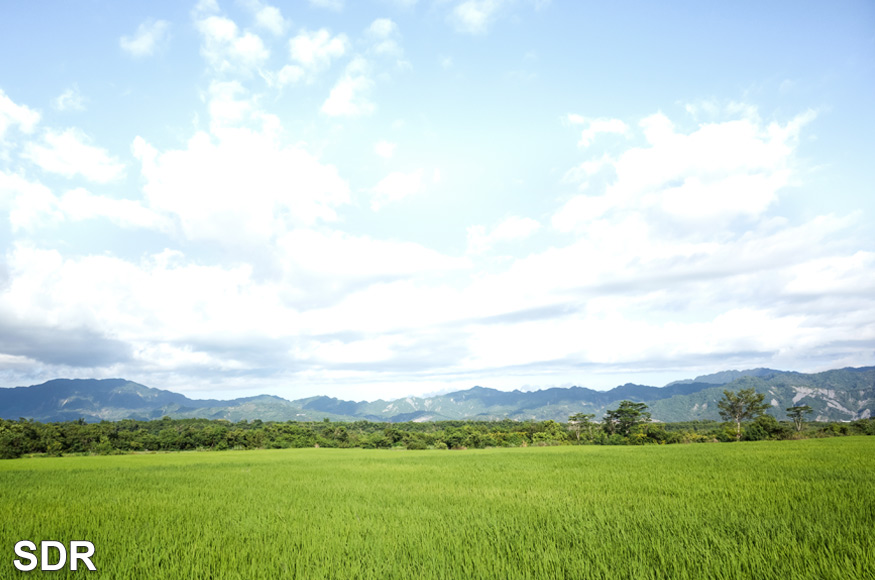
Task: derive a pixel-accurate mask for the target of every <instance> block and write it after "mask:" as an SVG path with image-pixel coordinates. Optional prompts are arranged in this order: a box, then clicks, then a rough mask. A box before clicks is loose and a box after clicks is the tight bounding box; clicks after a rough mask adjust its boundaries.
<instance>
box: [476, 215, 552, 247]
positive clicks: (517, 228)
mask: <svg viewBox="0 0 875 580" xmlns="http://www.w3.org/2000/svg"><path fill="white" fill-rule="evenodd" d="M540 228H541V224H540V223H539V222H538V221H536V220H533V219H531V218H524V217H517V216H511V217H509V218H506V219H505V220H504V221H502V222H501V223H499V224H498V225H497V226H495V227H494V228H492V229H491V230H490V231H488V232H487V231H486V227H485V226H471V227H469V228H468V252H470V253H472V254H482V253H484V252H487V251H489V250H491V249H492V248H493V247H494V246H495V245H496V244H499V243H502V242H511V241H518V240H524V239H526V238H528V237H529V236H531V235H532V234H533V233H535V232H536V231H538V230H539V229H540Z"/></svg>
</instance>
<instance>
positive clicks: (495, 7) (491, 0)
mask: <svg viewBox="0 0 875 580" xmlns="http://www.w3.org/2000/svg"><path fill="white" fill-rule="evenodd" d="M506 3H507V0H465V1H464V2H460V3H459V4H457V5H456V7H455V8H454V9H453V11H452V13H451V15H450V20H451V22H452V23H453V26H455V28H456V30H458V31H459V32H467V33H469V34H482V33H484V32H486V31H487V30H488V29H489V26H490V25H491V24H492V21H493V20H495V18H496V17H497V15H498V13H499V11H500V10H501V8H502V7H503V6H504V5H505V4H506Z"/></svg>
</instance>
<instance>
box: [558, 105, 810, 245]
mask: <svg viewBox="0 0 875 580" xmlns="http://www.w3.org/2000/svg"><path fill="white" fill-rule="evenodd" d="M813 118H814V113H813V112H810V111H809V112H806V113H803V114H801V115H798V116H797V117H795V118H794V119H792V120H790V121H788V122H787V123H785V124H783V125H781V124H780V123H777V122H772V123H768V124H764V123H762V122H761V121H759V120H758V119H751V118H742V119H735V120H728V121H722V122H714V123H708V124H703V125H700V126H699V127H698V128H696V129H695V130H694V131H692V132H689V133H684V132H679V131H677V130H676V128H675V126H674V124H673V123H672V121H671V120H670V119H669V118H668V117H666V116H665V115H664V114H661V113H657V114H654V115H651V116H649V117H646V118H644V119H642V120H641V122H640V123H639V128H640V130H641V133H642V134H643V136H644V138H645V140H646V143H647V144H646V145H644V146H640V147H633V148H631V149H628V150H626V151H625V152H623V153H622V154H620V155H619V156H617V157H616V158H610V157H603V158H602V159H600V160H595V161H594V160H591V161H588V162H585V163H590V164H591V165H590V166H589V167H587V166H586V164H584V165H582V166H581V167H580V168H579V170H578V172H577V173H575V175H591V174H593V173H594V172H595V171H598V170H601V169H603V168H605V167H609V168H610V169H611V170H612V171H613V173H614V175H615V179H614V180H613V182H611V183H610V184H609V185H607V186H606V187H605V188H604V191H603V192H592V193H591V194H585V195H578V196H575V197H574V198H572V199H571V200H569V201H568V202H567V203H566V204H565V205H564V206H563V207H562V208H561V209H560V210H559V211H558V212H557V213H556V214H555V215H554V216H553V225H554V226H555V227H556V228H558V229H559V230H561V231H571V230H574V229H577V228H583V227H586V226H587V224H588V223H590V222H592V221H593V220H597V219H600V218H602V217H604V216H606V215H607V214H609V213H611V212H624V211H633V212H648V213H650V214H651V215H652V217H654V219H660V216H661V219H668V220H671V221H674V222H676V223H686V224H694V223H699V224H700V225H704V224H706V223H709V224H710V223H714V222H715V221H725V220H731V219H734V218H736V217H740V216H748V217H754V216H759V215H761V214H762V213H763V212H764V211H765V210H766V209H767V208H768V207H769V206H770V205H771V204H772V203H773V202H774V201H775V200H776V199H777V195H778V192H779V191H781V190H782V189H783V188H784V187H787V186H789V185H792V183H793V175H794V153H795V149H796V146H797V144H798V139H799V131H800V129H801V128H802V127H803V126H804V125H805V124H806V123H808V122H810V121H811V120H812V119H813Z"/></svg>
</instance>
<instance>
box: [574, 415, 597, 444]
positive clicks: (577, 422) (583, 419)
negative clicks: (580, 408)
mask: <svg viewBox="0 0 875 580" xmlns="http://www.w3.org/2000/svg"><path fill="white" fill-rule="evenodd" d="M593 417H595V413H575V414H574V415H571V416H570V417H568V423H569V424H570V425H571V429H572V430H573V431H574V433H575V434H576V435H577V440H578V441H580V432H581V431H584V430H585V431H586V432H587V433H589V432H590V430H591V429H592V418H593Z"/></svg>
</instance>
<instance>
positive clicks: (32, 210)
mask: <svg viewBox="0 0 875 580" xmlns="http://www.w3.org/2000/svg"><path fill="white" fill-rule="evenodd" d="M6 208H8V209H9V224H10V225H11V226H12V231H13V232H20V231H27V230H34V229H36V228H39V227H43V226H46V225H52V224H54V223H57V222H59V221H61V220H63V219H64V216H63V214H61V212H60V211H58V209H57V199H56V198H55V196H54V194H52V191H51V190H50V189H49V188H48V187H46V186H45V185H43V184H42V183H39V182H33V181H29V180H27V179H25V178H24V177H22V176H21V175H16V174H11V173H4V172H3V171H0V209H6Z"/></svg>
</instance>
